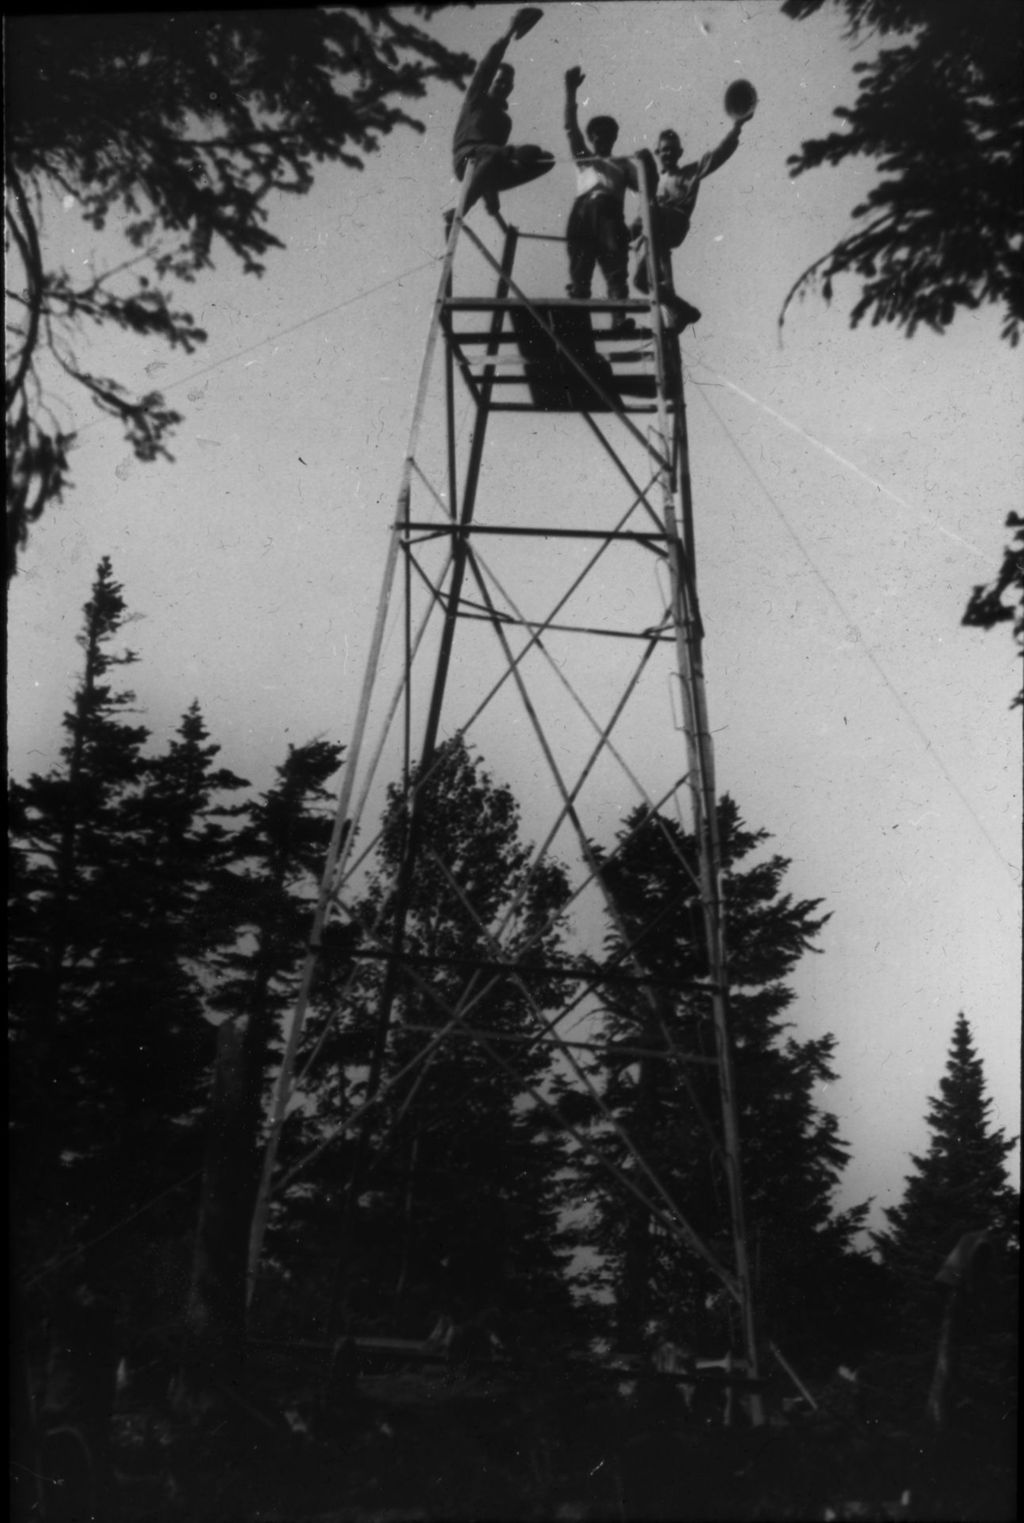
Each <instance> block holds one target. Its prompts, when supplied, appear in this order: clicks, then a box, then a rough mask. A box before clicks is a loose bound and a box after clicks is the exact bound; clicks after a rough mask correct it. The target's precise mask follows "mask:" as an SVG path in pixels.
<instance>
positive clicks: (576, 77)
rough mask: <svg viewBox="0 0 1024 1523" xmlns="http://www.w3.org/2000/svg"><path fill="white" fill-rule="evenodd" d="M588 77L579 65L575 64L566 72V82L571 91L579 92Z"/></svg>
mask: <svg viewBox="0 0 1024 1523" xmlns="http://www.w3.org/2000/svg"><path fill="white" fill-rule="evenodd" d="M586 77H587V76H586V75H585V74H584V72H583V70H582V69H581V68H580V66H579V64H578V63H574V64H573V66H572V68H571V69H566V71H565V82H566V84H567V85H568V87H569V89H570V90H578V89H579V87H580V85H581V84H582V83H583V81H584V80H585V79H586Z"/></svg>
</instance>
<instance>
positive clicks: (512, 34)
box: [466, 5, 544, 101]
mask: <svg viewBox="0 0 1024 1523" xmlns="http://www.w3.org/2000/svg"><path fill="white" fill-rule="evenodd" d="M543 14H544V13H543V11H539V10H538V9H537V8H536V6H532V5H528V6H525V7H524V9H522V10H519V11H516V13H515V15H514V16H513V17H512V20H511V21H510V22H509V24H508V31H507V32H506V33H505V34H504V36H502V37H499V38H498V40H497V42H493V43H492V44H491V46H490V47H489V48H488V49H487V52H486V53H485V54H484V56H483V57H482V58H481V60H480V62H479V63H478V64H477V66H476V69H475V70H474V73H473V78H472V79H471V80H470V82H469V84H468V85H467V87H466V100H467V101H477V100H479V99H480V97H481V96H482V95H486V94H487V92H488V90H489V89H490V88H491V82H492V81H493V79H494V76H495V74H496V73H497V72H498V65H499V64H500V63H503V62H504V59H505V52H506V49H507V48H508V45H509V43H510V42H514V41H515V40H516V38H517V37H525V36H526V34H527V32H529V31H530V30H532V28H533V27H535V26H536V24H537V22H538V21H539V20H540V18H541V16H542V15H543Z"/></svg>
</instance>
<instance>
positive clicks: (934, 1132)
mask: <svg viewBox="0 0 1024 1523" xmlns="http://www.w3.org/2000/svg"><path fill="white" fill-rule="evenodd" d="M991 1109H992V1101H991V1100H990V1099H989V1098H988V1096H987V1095H986V1093H985V1074H984V1069H983V1066H982V1062H981V1059H980V1058H979V1057H978V1056H977V1053H976V1052H975V1049H974V1043H973V1041H972V1038H971V1028H970V1025H969V1023H968V1021H967V1018H966V1016H965V1015H964V1014H963V1013H962V1012H961V1014H960V1015H958V1016H957V1018H956V1023H955V1025H954V1028H953V1038H952V1041H951V1043H950V1049H949V1059H948V1061H947V1063H946V1072H945V1075H944V1076H943V1078H942V1079H940V1081H939V1093H938V1095H936V1096H933V1097H932V1099H930V1100H929V1102H928V1118H927V1119H928V1128H929V1131H930V1133H931V1137H930V1141H929V1145H928V1151H927V1152H926V1153H924V1154H922V1155H920V1156H918V1155H916V1154H914V1155H912V1160H911V1161H912V1162H913V1165H914V1169H913V1172H912V1173H911V1174H910V1175H909V1176H908V1177H907V1179H906V1181H905V1184H904V1192H903V1199H902V1200H901V1201H900V1203H899V1205H896V1206H890V1207H889V1208H888V1209H887V1210H886V1213H885V1215H886V1219H887V1221H888V1223H889V1227H888V1230H887V1231H885V1232H881V1233H877V1234H876V1235H875V1243H876V1245H877V1247H878V1249H879V1251H880V1254H881V1258H882V1262H883V1263H884V1264H885V1265H886V1267H887V1268H888V1269H890V1270H891V1271H892V1272H893V1273H894V1274H895V1275H896V1276H897V1278H898V1279H899V1280H900V1282H901V1284H902V1286H903V1293H904V1296H905V1298H906V1300H907V1302H908V1304H910V1305H912V1304H913V1303H915V1302H917V1303H918V1304H920V1303H921V1301H922V1299H923V1298H924V1297H925V1295H926V1292H927V1289H928V1287H930V1286H932V1285H933V1284H934V1281H935V1277H936V1275H937V1273H938V1271H939V1269H940V1268H941V1266H942V1262H943V1260H944V1259H945V1258H946V1256H947V1254H949V1253H951V1252H952V1251H953V1249H954V1248H955V1247H956V1245H957V1242H958V1240H959V1239H960V1238H961V1237H962V1236H963V1235H964V1233H966V1232H977V1231H986V1232H989V1233H991V1235H992V1237H993V1240H994V1241H996V1242H997V1243H998V1244H999V1245H1000V1248H1001V1251H1002V1252H1004V1253H1005V1252H1006V1251H1007V1249H1010V1250H1013V1246H1014V1243H1015V1241H1016V1238H1017V1233H1018V1230H1019V1221H1018V1214H1019V1207H1020V1201H1019V1197H1018V1196H1017V1193H1016V1191H1015V1190H1013V1189H1012V1188H1011V1186H1010V1182H1009V1177H1008V1174H1007V1170H1006V1160H1007V1159H1008V1158H1009V1157H1010V1156H1011V1154H1012V1153H1013V1152H1014V1150H1015V1148H1016V1145H1017V1139H1016V1138H1008V1137H1007V1136H1006V1135H1005V1133H1004V1132H1003V1131H1002V1130H1001V1129H999V1128H993V1127H992V1125H991V1120H990V1112H991Z"/></svg>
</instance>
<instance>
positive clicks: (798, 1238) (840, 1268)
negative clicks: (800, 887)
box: [581, 798, 866, 1358]
mask: <svg viewBox="0 0 1024 1523" xmlns="http://www.w3.org/2000/svg"><path fill="white" fill-rule="evenodd" d="M719 831H720V837H721V842H722V854H723V863H724V867H725V874H724V903H725V918H726V936H727V943H728V946H729V956H730V968H729V971H730V993H729V1020H730V1032H731V1040H732V1044H733V1056H734V1067H735V1080H736V1091H737V1101H738V1110H739V1128H740V1137H741V1147H742V1165H743V1183H744V1195H745V1203H746V1218H747V1229H748V1237H749V1250H750V1257H751V1262H752V1268H753V1273H754V1276H755V1296H756V1299H757V1302H758V1304H759V1307H760V1309H761V1324H762V1330H763V1331H764V1333H765V1335H766V1336H767V1337H772V1338H776V1339H778V1340H779V1341H780V1342H781V1343H784V1344H785V1345H786V1347H787V1349H788V1350H789V1352H790V1353H791V1354H792V1355H794V1356H796V1355H803V1354H804V1353H805V1352H807V1353H813V1355H814V1356H815V1357H817V1358H820V1357H821V1356H822V1352H823V1349H824V1348H825V1347H826V1346H828V1345H829V1344H831V1345H833V1346H834V1343H835V1341H836V1338H837V1336H838V1334H839V1328H838V1322H839V1321H840V1320H841V1317H842V1314H843V1313H842V1307H841V1304H838V1305H837V1303H841V1301H842V1295H843V1292H842V1289H841V1288H840V1286H841V1282H842V1280H843V1278H844V1276H845V1274H846V1271H847V1269H848V1268H849V1267H850V1265H849V1263H848V1258H849V1253H850V1249H851V1244H852V1239H853V1235H854V1233H855V1232H856V1231H857V1229H858V1228H859V1226H860V1225H861V1223H862V1221H863V1217H864V1215H865V1210H866V1208H865V1207H859V1208H854V1210H852V1211H848V1212H845V1213H843V1212H837V1211H836V1209H835V1203H834V1194H835V1191H836V1187H837V1186H838V1184H839V1181H840V1178H841V1175H842V1170H843V1168H844V1165H845V1163H846V1160H847V1157H848V1153H847V1149H846V1146H845V1144H844V1143H843V1141H842V1139H841V1138H840V1137H839V1134H838V1125H837V1122H836V1119H835V1117H834V1116H832V1115H830V1114H829V1113H827V1112H824V1111H822V1110H821V1109H820V1108H819V1106H818V1104H817V1102H816V1095H817V1093H818V1090H819V1086H820V1085H822V1084H824V1083H828V1082H830V1081H831V1080H832V1079H833V1078H834V1077H835V1075H834V1071H833V1068H832V1062H833V1054H834V1047H835V1043H834V1039H833V1038H832V1037H831V1036H823V1037H819V1038H815V1039H809V1040H805V1041H798V1040H796V1039H795V1038H793V1037H792V1036H789V1035H787V1023H786V1022H785V1020H784V1018H783V1017H784V1014H785V1011H786V1010H787V1009H788V1007H789V1005H790V1004H791V1002H792V999H793V994H792V991H791V990H790V989H789V988H788V987H787V985H786V983H785V982H784V980H785V979H786V977H787V976H788V975H789V973H790V972H791V971H792V969H793V968H794V966H795V965H796V963H797V961H798V959H799V958H800V956H801V955H803V954H804V953H805V952H806V951H808V950H811V949H812V943H813V941H814V939H815V937H816V936H817V935H818V933H819V931H820V929H821V927H822V926H823V925H824V924H825V921H826V920H827V918H828V917H827V915H823V914H821V913H819V910H820V905H821V901H820V900H800V901H794V900H793V898H792V896H791V895H789V894H786V893H784V892H782V881H783V878H784V876H785V873H786V871H787V870H788V867H789V863H788V861H787V860H786V859H785V858H783V857H781V856H778V855H773V856H771V857H768V858H766V859H763V860H761V861H755V862H753V863H752V864H750V865H745V866H742V867H741V866H740V864H741V863H743V862H744V860H745V859H746V858H748V857H750V856H751V855H752V854H753V853H754V852H755V851H756V850H758V849H759V848H760V847H762V846H763V844H764V842H765V841H766V840H767V839H768V837H767V834H766V832H764V831H763V830H762V831H751V830H749V829H748V828H746V826H745V825H744V824H743V822H742V820H741V819H740V816H739V812H738V810H737V807H736V805H735V803H734V802H733V801H732V800H731V799H729V798H725V799H723V800H722V802H721V803H720V805H719ZM599 857H600V860H601V862H602V875H603V878H604V881H605V885H606V887H607V890H608V893H609V896H610V899H611V902H612V904H613V905H614V908H615V915H614V920H613V924H612V925H611V928H610V929H609V932H608V934H607V937H606V943H605V957H604V960H603V962H602V963H601V964H600V965H599V966H597V968H596V969H595V976H596V979H597V984H598V988H599V989H600V993H601V998H602V1004H603V1022H602V1040H603V1050H602V1051H601V1053H600V1054H599V1055H598V1057H597V1058H596V1059H595V1063H594V1078H595V1080H596V1081H597V1082H598V1083H599V1084H600V1085H601V1087H602V1090H603V1098H604V1103H605V1105H606V1106H607V1108H608V1110H609V1111H610V1112H611V1114H612V1115H613V1116H614V1118H615V1121H616V1122H617V1123H618V1125H619V1127H621V1128H622V1129H623V1132H624V1133H625V1137H624V1136H623V1134H622V1132H616V1131H614V1130H613V1129H612V1128H611V1127H610V1126H609V1124H608V1122H607V1120H599V1121H597V1122H596V1123H595V1127H594V1135H595V1139H599V1140H600V1142H601V1146H602V1148H603V1149H604V1150H605V1151H606V1152H607V1153H608V1155H609V1156H610V1157H612V1158H613V1159H615V1161H616V1162H617V1163H618V1164H619V1165H620V1167H621V1168H622V1170H623V1171H624V1173H625V1175H626V1177H627V1178H628V1179H629V1180H631V1181H632V1182H633V1183H634V1184H636V1185H637V1186H639V1187H640V1188H641V1189H642V1190H643V1191H644V1192H645V1193H646V1195H647V1196H648V1199H654V1200H655V1201H657V1197H656V1196H655V1195H654V1194H653V1191H652V1186H651V1185H650V1183H649V1180H648V1179H647V1177H646V1176H645V1172H644V1165H645V1166H646V1167H647V1168H648V1169H650V1171H651V1172H652V1173H653V1174H654V1175H655V1176H656V1178H657V1179H658V1181H660V1183H661V1184H662V1185H663V1186H664V1187H665V1188H666V1189H667V1191H668V1192H669V1194H670V1196H671V1197H672V1199H673V1200H674V1201H675V1202H676V1204H677V1205H678V1207H679V1208H680V1210H681V1211H682V1214H683V1216H684V1217H685V1218H686V1220H687V1221H688V1222H689V1224H690V1225H691V1226H692V1227H693V1228H694V1229H695V1230H696V1231H697V1233H698V1234H699V1235H700V1237H701V1238H702V1239H703V1241H704V1242H705V1243H707V1244H708V1246H709V1247H711V1249H712V1251H713V1252H714V1253H715V1254H716V1256H717V1257H718V1259H719V1261H720V1262H721V1263H723V1264H724V1265H725V1266H726V1267H727V1268H729V1267H731V1264H732V1246H731V1240H730V1226H729V1214H728V1195H727V1190H726V1180H725V1175H724V1168H723V1158H722V1151H721V1149H722V1132H721V1113H720V1100H719V1090H718V1077H717V1069H716V1067H715V1065H714V1063H713V1061H712V1059H713V1058H714V1056H715V1052H716V1048H715V1036H714V1031H713V1023H712V1010H711V1001H710V996H709V993H708V991H707V988H706V976H707V964H706V955H705V951H704V942H703V933H702V926H701V920H700V896H699V889H698V876H697V849H696V842H695V840H694V838H693V837H692V836H691V835H690V834H689V833H687V832H686V831H684V830H683V829H682V828H681V827H680V826H679V825H678V824H677V823H676V822H675V821H674V820H671V819H667V818H664V817H661V816H657V815H648V814H646V812H645V811H644V810H642V809H640V810H637V811H635V812H634V813H633V814H632V815H631V816H630V817H629V818H628V819H627V820H626V822H625V824H624V826H623V828H622V830H621V831H620V833H619V836H618V839H617V843H616V848H615V850H613V851H611V852H608V851H602V852H599ZM643 980H649V982H648V983H647V984H646V987H645V988H644V987H641V982H642V981H643ZM627 1138H628V1143H627V1140H626V1139H627ZM629 1144H631V1146H630V1145H629ZM637 1155H639V1159H641V1160H642V1161H643V1162H642V1164H641V1163H640V1162H638V1157H637ZM600 1184H601V1182H600V1180H599V1177H598V1175H597V1174H596V1173H594V1172H593V1170H592V1169H590V1168H588V1169H587V1170H586V1171H585V1172H584V1173H583V1175H582V1176H581V1194H587V1193H590V1192H594V1193H595V1198H596V1200H597V1208H596V1211H595V1212H594V1214H593V1217H592V1221H591V1232H592V1242H593V1246H594V1248H595V1250H596V1253H597V1256H598V1257H597V1264H598V1270H597V1273H596V1276H595V1280H596V1283H597V1284H601V1285H603V1287H604V1289H605V1290H606V1291H610V1292H611V1295H612V1304H613V1309H614V1320H615V1334H616V1336H617V1337H618V1338H619V1339H620V1340H621V1341H622V1342H623V1343H624V1344H625V1345H626V1346H627V1347H633V1348H638V1347H643V1346H644V1345H649V1343H650V1341H651V1340H655V1341H656V1340H657V1339H658V1338H660V1337H665V1336H670V1337H674V1338H677V1339H680V1340H681V1341H683V1342H689V1343H691V1344H692V1343H696V1344H698V1345H700V1344H704V1345H705V1346H708V1348H709V1351H710V1346H712V1345H715V1344H717V1345H718V1347H719V1351H720V1350H721V1345H722V1343H723V1341H724V1340H725V1339H726V1337H727V1336H728V1326H727V1324H726V1322H725V1321H723V1316H726V1315H727V1309H728V1301H727V1299H726V1297H725V1295H724V1293H723V1292H722V1287H721V1284H720V1282H719V1281H718V1279H717V1278H716V1277H715V1276H714V1273H713V1271H711V1270H709V1269H708V1268H707V1266H706V1265H705V1264H704V1263H703V1261H702V1260H700V1259H699V1258H698V1257H697V1256H695V1255H694V1254H693V1253H692V1251H690V1250H688V1249H687V1248H685V1247H684V1246H682V1245H681V1244H680V1242H679V1241H678V1240H677V1239H676V1238H675V1237H673V1236H672V1235H671V1233H670V1232H668V1231H667V1230H666V1228H665V1227H664V1225H663V1224H661V1223H659V1221H658V1220H657V1218H656V1217H655V1216H654V1214H653V1213H652V1212H651V1211H650V1210H649V1209H648V1207H647V1206H646V1205H644V1204H643V1202H641V1201H639V1200H637V1199H635V1198H634V1197H632V1196H630V1195H629V1194H628V1193H625V1192H623V1191H621V1190H615V1189H611V1190H609V1189H608V1188H607V1186H606V1185H601V1187H600V1189H598V1186H599V1185H600Z"/></svg>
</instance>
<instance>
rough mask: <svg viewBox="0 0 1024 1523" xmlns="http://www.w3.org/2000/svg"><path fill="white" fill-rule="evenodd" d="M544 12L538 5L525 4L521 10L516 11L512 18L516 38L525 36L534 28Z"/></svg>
mask: <svg viewBox="0 0 1024 1523" xmlns="http://www.w3.org/2000/svg"><path fill="white" fill-rule="evenodd" d="M543 14H544V12H543V11H542V10H541V9H540V7H539V6H536V5H525V6H524V7H523V9H522V10H521V11H516V13H515V15H514V16H513V18H512V29H513V33H514V35H515V36H516V38H519V37H525V36H526V34H527V32H530V31H532V30H533V28H534V27H535V26H536V25H537V22H538V21H539V20H540V18H541V17H542V16H543Z"/></svg>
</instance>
